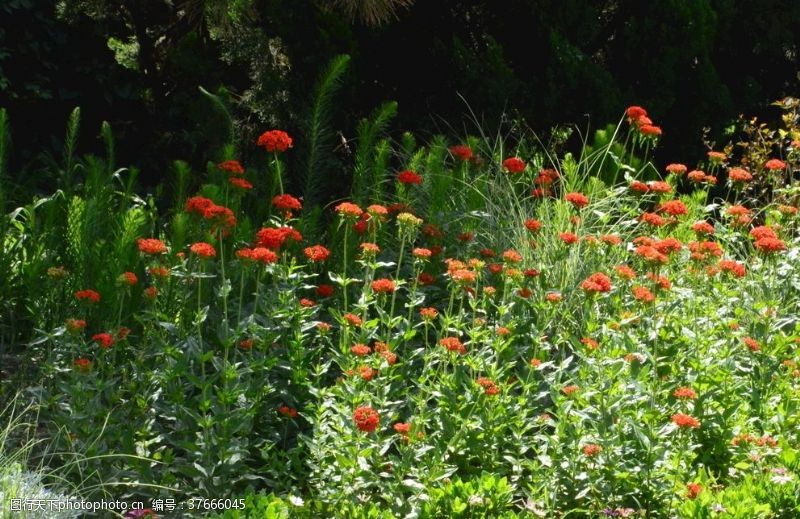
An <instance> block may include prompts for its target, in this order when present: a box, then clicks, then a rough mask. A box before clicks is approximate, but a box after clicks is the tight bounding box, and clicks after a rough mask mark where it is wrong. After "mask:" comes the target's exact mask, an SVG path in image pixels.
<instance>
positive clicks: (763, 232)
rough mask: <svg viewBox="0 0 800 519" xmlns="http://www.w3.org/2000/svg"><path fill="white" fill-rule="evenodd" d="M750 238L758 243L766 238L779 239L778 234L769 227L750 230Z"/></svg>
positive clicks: (761, 226)
mask: <svg viewBox="0 0 800 519" xmlns="http://www.w3.org/2000/svg"><path fill="white" fill-rule="evenodd" d="M750 237H751V238H753V239H754V240H756V241H758V240H761V239H764V238H773V239H777V238H778V234H777V233H776V232H775V230H774V229H773V228H772V227H770V226H769V225H760V226H758V227H753V228H752V229H751V230H750Z"/></svg>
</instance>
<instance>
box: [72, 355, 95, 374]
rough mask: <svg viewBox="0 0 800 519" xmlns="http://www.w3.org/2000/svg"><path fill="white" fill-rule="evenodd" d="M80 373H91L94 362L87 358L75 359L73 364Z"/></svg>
mask: <svg viewBox="0 0 800 519" xmlns="http://www.w3.org/2000/svg"><path fill="white" fill-rule="evenodd" d="M72 365H73V366H75V368H76V369H77V370H78V371H84V372H86V371H89V370H91V369H92V361H91V360H89V359H86V358H80V359H75V361H74V362H73V363H72Z"/></svg>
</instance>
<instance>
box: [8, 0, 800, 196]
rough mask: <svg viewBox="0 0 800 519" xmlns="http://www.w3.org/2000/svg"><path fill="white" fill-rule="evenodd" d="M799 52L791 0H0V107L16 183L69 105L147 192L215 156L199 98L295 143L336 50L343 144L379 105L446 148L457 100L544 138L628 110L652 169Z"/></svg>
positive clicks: (698, 147) (749, 103)
mask: <svg viewBox="0 0 800 519" xmlns="http://www.w3.org/2000/svg"><path fill="white" fill-rule="evenodd" d="M799 50H800V2H798V1H796V0H750V1H747V0H741V1H735V0H654V1H648V2H644V1H641V0H606V1H599V0H597V1H590V0H505V1H498V0H417V1H416V2H413V3H412V2H411V1H410V0H394V1H392V0H334V1H328V2H323V1H316V2H315V1H311V0H291V1H281V0H216V1H215V0H62V1H59V2H53V1H49V0H2V1H0V106H1V107H4V108H6V109H7V110H8V112H9V115H10V120H11V124H12V128H13V150H14V152H13V155H12V157H11V164H12V167H11V169H10V171H12V172H15V173H14V174H15V175H16V176H17V177H18V178H17V180H18V181H20V182H24V183H26V184H29V185H35V184H36V182H37V179H36V175H35V172H36V169H37V167H39V166H38V164H40V163H41V161H42V156H43V155H42V152H45V156H46V153H47V152H51V153H53V154H55V153H58V151H59V150H60V149H61V146H62V140H63V135H64V126H65V121H66V120H67V117H68V115H69V113H70V112H71V110H72V109H73V108H74V107H76V106H80V107H81V109H82V124H81V140H80V146H81V149H82V150H83V151H92V150H94V149H99V148H101V147H102V143H101V139H100V137H99V128H100V124H101V122H102V121H108V122H109V123H110V125H111V128H112V129H113V131H114V134H115V136H116V139H117V144H116V149H117V163H118V164H123V165H135V166H137V167H138V168H140V169H141V175H140V179H141V180H143V181H144V182H145V183H150V184H153V183H156V182H158V181H159V180H161V178H162V176H163V175H164V174H165V173H164V172H165V171H166V169H167V168H168V167H169V164H170V163H171V161H172V160H174V159H181V160H186V161H188V162H189V163H190V164H192V165H193V166H195V167H202V166H203V165H204V164H205V163H206V161H208V160H219V159H220V156H221V154H222V151H221V149H222V148H221V145H222V144H223V143H225V142H226V141H227V136H228V134H229V133H230V128H227V127H226V124H225V123H224V122H223V121H221V120H220V116H219V106H215V102H214V100H213V98H212V97H209V96H207V95H205V94H204V93H203V92H202V91H201V90H200V88H199V87H202V88H203V89H205V90H206V91H207V92H210V93H213V94H214V95H215V96H217V100H221V101H222V102H223V103H224V105H225V106H226V107H227V109H228V110H229V111H230V113H231V114H232V115H233V120H234V121H235V126H234V128H233V132H232V133H233V135H234V137H235V139H236V140H237V141H239V144H245V145H246V146H241V148H242V149H245V148H246V147H252V146H251V144H252V142H253V141H254V140H255V138H256V136H257V134H258V133H259V132H261V131H263V130H264V129H268V128H272V127H280V128H285V129H287V130H288V131H289V132H290V133H292V134H293V135H297V139H298V141H302V134H303V128H304V124H306V123H305V121H304V118H305V117H307V115H308V111H309V104H310V100H311V96H312V91H313V85H314V83H315V81H316V80H317V78H318V77H319V75H320V73H321V71H322V70H324V69H325V67H326V66H327V64H328V63H329V62H330V61H331V59H332V58H333V57H334V56H336V55H340V54H347V55H349V56H350V57H351V60H350V63H349V66H348V69H347V73H346V75H345V76H344V79H343V83H342V86H341V88H340V89H339V90H338V91H337V93H336V97H335V100H334V103H332V105H331V107H332V113H331V121H332V129H333V130H334V131H336V132H337V133H338V132H340V139H341V138H342V137H344V138H347V139H349V138H352V137H353V136H354V132H355V128H356V125H357V123H358V121H359V119H361V118H362V117H366V116H368V115H369V114H370V113H371V112H372V111H373V110H374V109H375V107H376V106H377V105H379V104H380V103H382V102H384V101H387V100H396V101H397V102H398V107H399V110H398V116H397V119H396V120H395V121H394V123H393V126H392V128H393V129H394V131H396V132H398V133H399V132H400V131H401V130H402V131H406V130H407V131H412V132H415V133H416V134H418V135H421V136H426V135H429V134H432V133H448V134H450V135H451V139H453V140H455V139H456V138H457V136H459V135H464V134H465V133H467V132H470V133H475V127H474V125H472V123H470V122H469V121H470V118H471V117H472V116H471V115H470V108H471V110H473V111H474V112H475V115H476V116H477V118H478V119H479V120H480V121H481V124H482V125H484V127H485V128H486V129H487V130H489V131H491V130H492V129H494V128H495V127H496V126H497V125H498V124H500V122H501V115H502V114H504V113H505V114H507V117H509V118H513V119H517V120H524V121H526V122H527V124H528V125H530V126H531V127H532V128H533V129H534V130H537V131H540V132H543V133H546V132H547V131H548V129H549V128H551V127H552V126H553V125H556V124H576V125H578V126H579V127H581V128H586V127H587V125H590V126H591V127H592V128H599V127H602V126H604V125H605V124H607V123H609V122H614V121H617V120H618V119H619V117H620V116H621V114H622V111H623V110H624V108H625V107H626V106H628V105H630V104H640V105H643V106H645V107H647V109H648V110H649V112H650V114H651V116H652V118H653V119H654V120H655V121H656V122H657V124H660V125H662V126H663V127H664V128H665V135H664V138H663V140H662V146H661V147H660V149H659V153H660V156H659V157H657V158H659V159H661V160H663V161H667V160H668V161H673V160H674V161H689V160H690V158H691V157H697V156H698V151H702V147H703V143H702V139H701V136H702V130H703V128H704V127H709V128H711V134H710V137H711V138H712V139H715V138H717V139H721V138H722V134H723V132H724V131H726V129H727V130H728V131H729V132H730V129H731V127H732V125H733V124H734V123H735V121H736V119H737V116H739V114H747V115H748V116H760V117H770V116H774V114H773V112H772V111H771V110H770V108H769V104H770V103H771V102H772V101H775V100H776V99H778V98H781V97H782V96H785V95H791V94H794V95H797V93H798V91H800V89H798V86H800V77H798V51H799ZM340 151H341V150H340ZM244 158H245V159H246V157H244ZM346 162H347V161H346V157H345V158H342V159H341V167H342V168H346V167H347V164H346Z"/></svg>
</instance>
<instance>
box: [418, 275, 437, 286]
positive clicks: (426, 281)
mask: <svg viewBox="0 0 800 519" xmlns="http://www.w3.org/2000/svg"><path fill="white" fill-rule="evenodd" d="M417 281H419V283H420V284H421V285H432V284H434V283H436V278H435V277H433V276H432V275H431V274H428V273H427V272H420V274H419V276H417Z"/></svg>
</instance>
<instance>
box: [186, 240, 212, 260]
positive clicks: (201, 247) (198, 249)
mask: <svg viewBox="0 0 800 519" xmlns="http://www.w3.org/2000/svg"><path fill="white" fill-rule="evenodd" d="M189 250H190V251H192V252H193V253H194V254H197V255H198V256H200V257H201V258H213V257H214V256H216V255H217V250H216V249H215V248H214V247H213V246H212V245H210V244H208V243H205V242H198V243H195V244H193V245H192V246H191V247H189Z"/></svg>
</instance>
